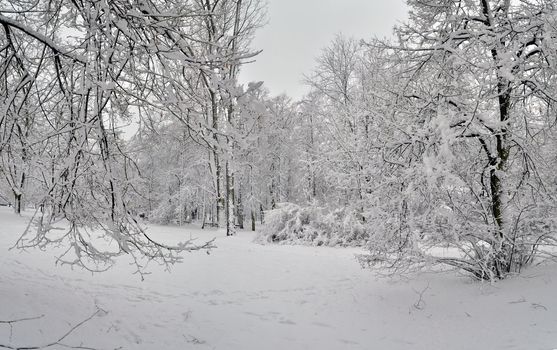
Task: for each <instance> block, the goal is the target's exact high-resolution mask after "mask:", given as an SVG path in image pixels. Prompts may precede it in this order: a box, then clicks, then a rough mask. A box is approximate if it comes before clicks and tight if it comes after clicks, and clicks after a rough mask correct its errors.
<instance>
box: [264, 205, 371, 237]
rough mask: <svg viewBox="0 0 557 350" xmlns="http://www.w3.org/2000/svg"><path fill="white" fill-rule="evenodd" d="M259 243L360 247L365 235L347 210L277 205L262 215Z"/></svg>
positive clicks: (353, 214)
mask: <svg viewBox="0 0 557 350" xmlns="http://www.w3.org/2000/svg"><path fill="white" fill-rule="evenodd" d="M265 222H266V224H265V226H264V227H263V229H262V230H261V231H260V233H259V235H258V236H257V237H256V242H258V243H281V244H304V245H316V246H331V247H333V246H343V247H344V246H354V247H356V246H363V245H365V244H366V242H367V239H368V234H367V232H366V230H365V228H364V226H363V225H362V223H361V221H360V219H358V218H357V216H356V214H355V213H354V212H353V211H351V210H349V209H347V208H343V209H339V210H335V211H332V212H331V211H327V209H325V208H320V207H315V206H309V207H301V206H299V205H297V204H294V203H280V204H278V205H277V208H276V209H273V210H270V211H268V212H267V213H266V216H265Z"/></svg>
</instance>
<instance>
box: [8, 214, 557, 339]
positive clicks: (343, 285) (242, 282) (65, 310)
mask: <svg viewBox="0 0 557 350" xmlns="http://www.w3.org/2000/svg"><path fill="white" fill-rule="evenodd" d="M24 225H25V219H24V218H21V217H17V216H15V215H14V214H12V213H11V212H10V210H9V209H8V208H2V207H0V320H4V321H5V320H12V319H20V318H28V317H36V316H41V315H44V316H43V317H41V318H39V319H36V320H29V321H22V322H19V323H15V324H12V327H11V328H12V330H11V331H10V325H9V324H0V344H4V345H9V344H11V345H28V346H35V345H42V344H46V343H49V342H51V341H55V340H56V339H58V338H59V337H60V336H61V335H63V334H64V333H65V332H66V331H67V330H68V329H70V328H71V327H72V326H73V325H75V324H76V323H77V322H79V321H81V320H83V319H85V318H87V317H88V316H89V315H91V314H92V313H94V312H95V310H96V308H97V307H99V308H101V309H102V310H104V311H105V312H100V313H99V314H97V315H96V316H95V317H94V318H92V319H91V320H90V321H88V322H87V323H85V324H84V325H83V326H82V327H80V328H78V329H77V330H76V331H75V332H74V333H72V334H71V335H70V336H69V337H68V338H67V339H66V340H65V342H66V343H67V344H69V345H83V346H87V347H92V348H98V349H115V348H119V349H165V350H172V349H225V350H229V349H413V350H418V349H424V350H426V349H427V350H432V349H476V350H478V349H490V350H493V349H529V350H530V349H532V350H533V349H546V350H551V349H554V348H557V266H555V265H547V266H542V267H536V268H533V269H530V270H528V271H526V272H525V273H524V274H523V275H522V276H520V277H516V278H513V279H510V280H507V281H503V282H500V283H497V284H495V285H490V284H488V283H478V282H472V281H470V280H469V279H468V278H466V277H463V276H460V275H458V274H456V273H454V272H444V273H437V274H420V275H414V276H410V277H407V278H397V279H388V278H380V277H376V276H375V275H374V274H373V273H372V271H370V270H363V269H361V268H360V266H359V265H358V263H357V262H356V259H355V258H354V255H355V254H357V253H359V252H361V251H359V250H357V249H335V248H323V247H320V248H316V247H302V246H272V245H271V246H269V245H267V246H263V245H258V244H256V243H253V242H252V239H253V234H252V233H249V232H241V233H240V234H239V235H238V236H236V237H232V238H226V237H224V236H223V233H222V232H220V231H214V230H213V231H206V230H205V231H202V230H199V229H198V228H196V227H193V226H188V227H181V228H173V227H153V228H152V229H151V232H153V233H154V234H156V235H157V236H159V237H170V236H172V237H184V239H187V238H189V237H190V235H193V236H198V237H200V239H209V238H212V237H214V236H216V237H217V239H216V245H217V246H218V248H217V249H215V250H213V251H212V252H211V254H210V255H207V254H205V253H203V252H197V253H191V254H187V255H186V258H185V261H184V263H183V264H180V265H177V266H175V267H174V268H173V270H172V272H171V273H168V272H164V271H163V269H162V268H160V267H157V266H153V267H152V268H151V271H152V272H153V273H152V274H151V275H149V276H147V277H146V280H145V281H143V282H142V281H141V280H140V278H139V277H138V276H137V275H132V272H133V269H132V267H131V266H129V265H128V264H126V263H125V261H123V262H122V263H121V264H118V265H116V266H115V267H114V268H112V269H111V270H109V271H108V272H105V273H102V274H95V275H91V274H90V273H87V272H84V271H81V270H71V269H69V268H68V267H60V266H55V265H54V252H53V251H46V252H42V251H37V250H31V251H27V252H21V251H16V250H10V251H9V250H8V248H9V247H10V246H11V245H13V243H14V241H15V240H16V239H17V237H18V235H19V234H20V233H21V232H22V230H23V228H24ZM10 332H11V333H12V334H10ZM10 338H11V339H10ZM54 348H56V347H54Z"/></svg>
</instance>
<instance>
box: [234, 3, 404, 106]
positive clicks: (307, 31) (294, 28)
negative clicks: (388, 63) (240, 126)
mask: <svg viewBox="0 0 557 350" xmlns="http://www.w3.org/2000/svg"><path fill="white" fill-rule="evenodd" d="M268 4H269V6H268V15H267V18H268V24H267V25H266V26H265V27H263V28H261V29H259V31H258V32H257V34H256V37H255V40H254V42H253V45H252V47H253V48H254V49H255V50H263V52H262V53H261V54H259V55H258V56H257V57H256V62H254V63H251V64H249V65H246V66H244V67H243V68H242V73H241V76H240V81H241V82H247V81H261V80H262V81H264V82H265V86H267V88H268V89H270V90H271V94H273V95H277V94H280V93H283V92H285V93H287V94H288V95H289V96H292V97H295V98H299V97H301V96H302V95H303V94H304V93H305V91H306V88H305V87H304V86H303V84H302V83H301V80H302V75H303V74H308V73H310V72H311V69H312V68H313V67H314V62H315V58H316V57H317V56H319V54H320V52H321V49H322V48H324V47H325V46H327V45H328V44H329V42H330V41H331V40H332V39H333V37H334V35H335V34H336V33H342V34H344V35H345V36H353V37H355V38H358V39H362V38H370V37H373V36H379V37H385V36H390V35H391V34H392V27H393V25H395V24H396V23H398V22H400V21H402V20H403V19H404V18H405V17H406V5H405V4H404V0H268Z"/></svg>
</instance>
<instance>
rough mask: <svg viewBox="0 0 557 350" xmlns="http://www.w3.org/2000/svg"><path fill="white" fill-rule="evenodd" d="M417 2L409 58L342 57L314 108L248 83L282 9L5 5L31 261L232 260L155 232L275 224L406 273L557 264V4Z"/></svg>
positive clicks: (0, 78) (1, 158)
mask: <svg viewBox="0 0 557 350" xmlns="http://www.w3.org/2000/svg"><path fill="white" fill-rule="evenodd" d="M407 4H408V8H409V18H408V20H407V22H406V23H404V24H401V25H399V26H397V27H395V28H394V34H395V35H394V37H393V38H392V39H385V40H382V39H378V38H371V39H363V40H357V39H353V38H348V37H344V36H342V35H338V36H336V37H335V38H333V39H332V41H331V42H330V44H329V45H328V46H327V47H326V48H324V49H323V51H322V53H321V55H320V56H319V57H317V59H316V63H315V67H314V69H313V70H312V71H311V72H307V74H306V76H305V81H306V84H307V85H308V86H309V93H308V94H307V95H306V96H304V97H303V98H301V99H299V100H294V99H292V98H289V97H288V96H286V95H281V96H270V95H269V93H268V92H267V89H266V88H265V85H264V83H262V82H253V83H249V84H239V83H238V74H239V72H240V70H241V69H242V65H244V64H249V62H250V61H251V60H253V59H254V58H255V57H256V56H257V53H258V52H257V49H256V48H255V49H252V48H251V47H250V42H251V39H252V38H253V36H254V35H256V30H257V28H258V27H260V26H261V24H262V23H263V20H264V17H265V6H264V3H263V2H262V1H259V0H191V1H157V0H141V1H137V2H136V1H127V0H116V1H107V0H100V1H88V0H87V1H69V0H56V1H42V0H39V1H35V2H29V1H25V0H18V1H13V0H12V1H0V24H2V30H1V34H0V90H1V91H2V93H1V95H0V96H1V97H0V99H1V103H2V109H1V110H0V162H1V168H0V170H1V175H2V180H1V181H2V182H1V185H0V186H2V187H1V189H2V190H1V193H2V197H3V198H4V200H5V201H10V202H11V203H13V205H14V208H15V211H16V212H19V211H20V210H21V207H22V203H26V204H27V205H30V206H32V207H34V208H36V211H35V220H34V226H33V227H31V228H30V229H29V230H28V231H26V232H25V233H24V235H23V236H22V237H21V238H20V239H19V240H18V245H19V246H21V247H27V246H39V247H45V246H48V245H50V244H53V243H60V244H68V246H69V247H71V248H70V249H68V251H67V254H66V256H65V257H64V258H63V259H64V261H66V262H68V263H71V264H78V265H82V266H85V267H87V268H89V269H95V268H98V267H99V266H103V264H106V263H109V262H110V260H111V259H112V258H113V257H115V256H117V255H119V254H122V253H128V254H132V255H133V256H135V257H137V259H138V260H137V261H139V260H140V258H141V257H147V258H148V259H156V260H159V261H160V262H162V263H173V262H175V261H177V260H179V256H178V255H177V253H178V252H180V251H183V250H195V249H204V248H207V247H209V246H210V243H209V244H201V245H199V244H196V243H194V242H192V241H188V242H185V243H183V244H179V245H176V246H167V245H164V244H161V243H157V242H156V241H154V240H153V239H151V238H150V237H149V235H148V234H147V233H146V232H145V230H144V229H143V223H144V221H145V220H147V221H150V222H157V223H164V224H176V225H182V224H184V223H187V222H192V221H196V222H199V223H200V224H201V225H203V227H215V226H219V227H223V228H225V229H226V232H227V234H228V235H234V234H235V232H236V230H237V228H238V227H240V228H245V229H249V228H251V229H254V230H255V228H256V226H258V225H260V224H261V223H264V222H266V225H265V226H264V229H263V230H262V232H261V234H260V235H261V237H260V239H261V240H263V241H270V242H279V241H286V242H296V243H300V242H303V243H306V244H316V245H323V244H325V245H364V246H366V247H367V248H368V249H369V254H368V255H367V256H364V257H361V262H362V263H364V264H366V265H367V264H369V265H381V266H387V267H390V268H392V269H395V270H396V271H404V270H408V269H414V268H421V267H424V266H432V265H438V264H443V265H450V266H453V267H456V268H458V269H461V270H464V271H466V272H468V273H470V274H471V275H473V276H475V277H477V278H479V279H491V280H493V279H501V278H504V277H506V276H508V275H509V274H514V273H518V272H520V271H521V269H522V268H523V267H524V266H527V265H529V264H531V263H533V262H534V261H538V260H539V259H543V258H552V257H553V254H554V251H555V250H554V247H555V245H556V243H557V242H556V238H555V237H556V236H555V228H556V226H555V224H554V221H555V218H556V217H557V216H556V214H557V212H556V201H555V200H556V198H555V195H556V185H557V184H556V178H555V174H554V173H555V171H554V169H555V166H556V165H557V163H556V161H557V159H556V153H555V146H556V145H557V143H556V139H555V137H556V134H555V123H556V117H557V114H556V111H555V102H556V97H557V86H556V74H555V73H556V64H557V60H556V59H557V52H556V50H557V42H556V40H557V15H556V12H555V11H556V9H555V4H554V1H544V0H538V1H534V0H522V1H511V0H474V1H465V0H425V1H424V0H408V1H407ZM132 122H133V123H135V122H137V123H138V124H139V127H138V130H137V132H136V133H135V134H134V135H133V136H132V137H126V136H125V133H124V132H123V130H124V129H125V127H123V126H124V125H126V124H130V123H132ZM8 197H9V198H8ZM62 219H63V220H65V221H66V222H68V223H69V225H68V227H67V228H66V229H65V230H64V231H63V232H64V233H63V234H60V233H59V232H58V233H56V234H53V230H52V228H54V227H56V225H57V224H58V222H59V221H60V220H62ZM92 232H103V233H104V234H105V236H106V237H108V238H110V239H112V240H114V241H115V242H117V243H118V249H116V250H102V249H100V248H98V246H97V245H96V244H95V242H94V238H92V235H93V233H92ZM99 264H100V265H99ZM137 264H138V268H141V267H142V266H143V265H142V263H140V262H137Z"/></svg>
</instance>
